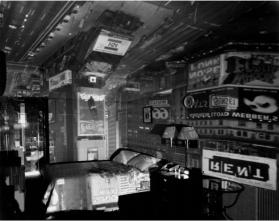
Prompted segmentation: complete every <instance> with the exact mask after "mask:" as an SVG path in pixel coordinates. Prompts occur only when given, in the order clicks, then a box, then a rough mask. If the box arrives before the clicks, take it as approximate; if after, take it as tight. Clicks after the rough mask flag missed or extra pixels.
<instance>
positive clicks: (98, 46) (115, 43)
mask: <svg viewBox="0 0 279 221" xmlns="http://www.w3.org/2000/svg"><path fill="white" fill-rule="evenodd" d="M131 43H132V41H131V40H130V39H129V38H128V37H125V36H121V35H118V34H116V33H112V32H110V31H106V30H102V31H101V33H100V34H99V36H98V37H97V40H96V42H95V44H94V46H93V51H98V52H104V53H108V54H114V55H120V56H123V55H125V53H126V52H127V50H128V48H129V47H130V45H131Z"/></svg>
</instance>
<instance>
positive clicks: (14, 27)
mask: <svg viewBox="0 0 279 221" xmlns="http://www.w3.org/2000/svg"><path fill="white" fill-rule="evenodd" d="M9 28H10V29H17V27H16V26H15V25H9Z"/></svg>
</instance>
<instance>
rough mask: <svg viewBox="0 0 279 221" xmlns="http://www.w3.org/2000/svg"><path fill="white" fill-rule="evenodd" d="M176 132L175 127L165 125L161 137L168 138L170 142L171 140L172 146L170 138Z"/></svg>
mask: <svg viewBox="0 0 279 221" xmlns="http://www.w3.org/2000/svg"><path fill="white" fill-rule="evenodd" d="M176 133H177V130H176V127H175V126H167V127H166V128H165V131H164V133H163V136H162V138H164V139H170V142H171V147H172V140H173V138H174V137H175V135H176Z"/></svg>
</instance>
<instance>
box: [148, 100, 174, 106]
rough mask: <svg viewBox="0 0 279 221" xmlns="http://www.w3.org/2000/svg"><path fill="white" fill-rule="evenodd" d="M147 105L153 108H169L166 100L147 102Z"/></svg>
mask: <svg viewBox="0 0 279 221" xmlns="http://www.w3.org/2000/svg"><path fill="white" fill-rule="evenodd" d="M149 105H150V106H153V107H169V106H170V105H169V101H168V100H151V101H149Z"/></svg>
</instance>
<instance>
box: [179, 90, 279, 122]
mask: <svg viewBox="0 0 279 221" xmlns="http://www.w3.org/2000/svg"><path fill="white" fill-rule="evenodd" d="M184 106H185V108H186V110H187V111H186V117H187V119H214V118H220V117H222V118H227V119H246V120H253V121H265V122H270V123H271V122H278V121H279V118H278V114H279V90H278V89H277V88H264V87H256V86H252V87H251V86H235V85H226V86H218V87H212V88H207V89H201V90H195V91H189V92H188V93H187V95H186V96H185V98H184Z"/></svg>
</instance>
